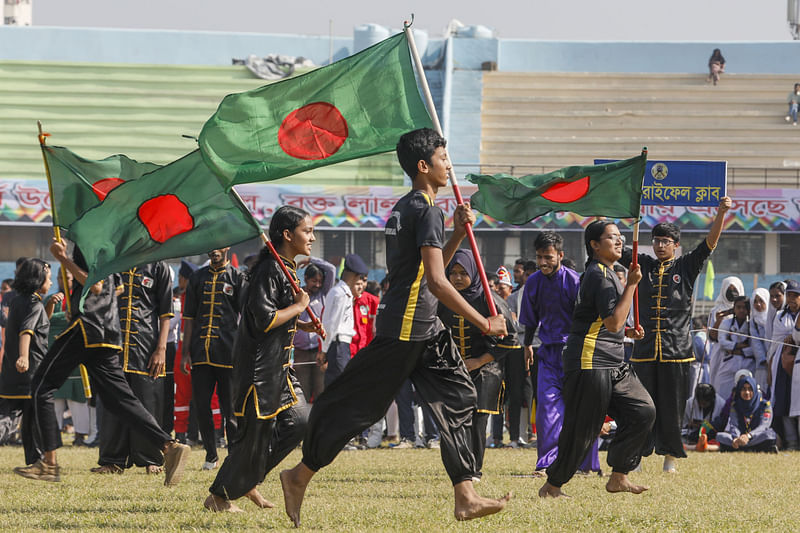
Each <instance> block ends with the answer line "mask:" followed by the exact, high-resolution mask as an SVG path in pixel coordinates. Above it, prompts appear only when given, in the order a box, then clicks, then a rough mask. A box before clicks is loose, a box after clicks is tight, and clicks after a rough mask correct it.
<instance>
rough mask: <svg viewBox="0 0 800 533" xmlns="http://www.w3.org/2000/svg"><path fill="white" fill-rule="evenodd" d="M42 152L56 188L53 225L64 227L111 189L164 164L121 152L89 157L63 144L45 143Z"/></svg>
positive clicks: (101, 199)
mask: <svg viewBox="0 0 800 533" xmlns="http://www.w3.org/2000/svg"><path fill="white" fill-rule="evenodd" d="M42 152H43V153H44V157H45V159H46V161H47V166H48V169H49V171H50V181H51V183H52V187H53V197H52V198H51V199H50V201H51V202H53V225H56V226H58V227H60V228H62V229H65V230H68V229H69V227H70V226H71V225H72V223H73V222H75V220H77V219H78V218H79V217H80V216H81V215H82V214H83V213H84V212H86V211H87V210H88V209H91V208H92V207H95V206H96V205H99V204H100V202H102V201H103V199H105V197H106V195H107V194H108V193H109V192H110V191H111V190H112V189H114V188H115V187H117V186H118V185H120V184H122V183H124V182H126V181H130V180H135V179H137V178H139V177H141V176H142V175H143V174H146V173H148V172H152V171H153V170H156V169H157V168H160V166H161V165H156V164H155V163H140V162H138V161H135V160H133V159H131V158H129V157H127V156H124V155H121V154H118V155H112V156H111V157H107V158H105V159H101V160H99V161H96V160H92V159H86V158H84V157H81V156H79V155H78V154H76V153H74V152H72V151H70V150H69V149H67V148H64V147H63V146H43V147H42Z"/></svg>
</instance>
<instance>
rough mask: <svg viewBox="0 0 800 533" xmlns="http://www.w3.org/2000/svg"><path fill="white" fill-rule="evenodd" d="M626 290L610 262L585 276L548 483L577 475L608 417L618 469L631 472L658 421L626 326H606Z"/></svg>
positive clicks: (593, 266) (567, 351)
mask: <svg viewBox="0 0 800 533" xmlns="http://www.w3.org/2000/svg"><path fill="white" fill-rule="evenodd" d="M622 292H623V288H622V285H621V283H620V281H619V279H618V278H617V275H616V274H615V273H614V271H613V269H611V268H609V267H608V266H606V265H604V264H602V263H600V262H598V261H596V260H592V261H590V262H589V264H588V265H587V267H586V271H585V272H584V274H583V276H581V286H580V289H579V290H578V298H577V301H576V303H575V311H574V313H573V320H572V326H571V328H570V332H569V337H568V338H567V343H566V346H565V348H564V387H563V397H564V423H563V426H562V428H561V434H560V435H559V437H558V456H557V457H556V460H555V461H553V463H552V464H551V465H550V466H549V467H548V468H547V481H548V482H549V483H550V484H551V485H553V486H554V487H560V486H562V485H563V484H564V483H566V482H567V481H569V480H570V479H571V478H572V476H573V475H575V472H576V470H577V469H578V466H579V465H580V464H581V462H582V461H583V459H584V458H585V457H586V454H587V453H588V452H589V450H590V448H591V447H592V444H593V443H594V442H595V441H596V440H597V435H598V434H599V433H600V429H601V428H602V426H603V422H604V421H605V417H606V415H608V416H610V417H612V418H613V419H614V420H615V421H616V423H617V433H616V436H615V437H614V440H613V441H612V443H611V446H610V447H609V449H608V458H607V460H608V464H609V465H610V466H611V468H612V469H613V471H614V472H619V473H623V474H627V473H628V472H630V471H631V470H633V469H634V468H635V467H636V465H637V464H639V461H640V460H641V455H640V454H641V449H642V445H643V444H644V442H645V441H646V440H647V436H648V434H649V433H650V428H651V427H652V425H653V420H654V419H655V407H654V406H653V400H652V399H650V395H649V394H648V393H647V391H646V390H645V388H644V387H643V386H642V384H641V382H640V381H639V380H638V379H637V377H636V374H635V373H634V372H633V371H632V370H631V368H630V366H629V365H628V364H627V363H625V361H624V356H625V350H624V347H623V339H624V336H625V333H624V330H625V328H624V327H623V328H621V329H620V330H619V331H616V332H615V331H609V330H608V329H606V327H605V324H604V323H603V320H604V319H606V318H608V317H610V316H611V315H613V313H614V310H615V309H616V307H617V305H618V304H619V301H620V297H621V296H622Z"/></svg>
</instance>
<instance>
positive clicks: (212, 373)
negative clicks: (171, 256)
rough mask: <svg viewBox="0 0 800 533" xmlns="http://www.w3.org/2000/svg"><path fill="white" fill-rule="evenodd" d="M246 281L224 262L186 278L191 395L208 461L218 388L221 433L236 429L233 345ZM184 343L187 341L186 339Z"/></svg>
mask: <svg viewBox="0 0 800 533" xmlns="http://www.w3.org/2000/svg"><path fill="white" fill-rule="evenodd" d="M244 289H245V277H244V275H243V274H242V273H241V272H239V270H238V269H236V268H235V267H233V266H232V265H231V264H230V263H229V262H226V263H225V264H224V265H222V266H220V267H213V266H211V265H209V266H206V267H204V268H201V269H198V270H196V271H195V272H194V273H193V274H192V276H191V277H190V278H189V286H188V287H187V289H186V302H185V304H186V305H185V311H184V315H183V318H184V320H192V338H191V339H190V340H189V342H190V344H189V351H190V354H191V358H192V397H193V400H194V409H195V410H196V413H197V425H198V427H199V429H200V435H201V436H202V438H203V447H204V448H205V450H206V462H207V463H214V462H216V461H217V460H218V456H217V448H216V436H215V435H214V419H213V417H212V414H211V397H212V396H213V394H214V390H215V389H216V392H217V396H218V398H219V406H220V410H221V411H222V418H223V420H224V421H225V432H226V433H227V436H228V439H229V440H230V439H231V438H232V437H233V435H234V433H235V431H236V418H235V416H234V414H233V396H232V391H231V388H232V386H233V356H232V350H233V341H234V338H235V336H236V329H237V327H238V323H239V311H240V309H241V308H242V300H243V292H244ZM184 342H185V341H184Z"/></svg>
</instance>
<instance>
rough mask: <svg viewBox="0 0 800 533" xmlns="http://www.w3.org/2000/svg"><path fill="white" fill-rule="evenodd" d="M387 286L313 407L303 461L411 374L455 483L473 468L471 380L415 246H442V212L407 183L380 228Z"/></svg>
mask: <svg viewBox="0 0 800 533" xmlns="http://www.w3.org/2000/svg"><path fill="white" fill-rule="evenodd" d="M384 234H385V236H386V265H387V267H388V271H389V291H388V292H387V293H386V295H385V296H384V297H383V299H382V300H381V303H380V306H379V307H378V317H377V323H376V329H377V334H376V336H375V338H374V339H373V340H372V342H371V343H369V345H367V347H365V348H364V349H362V350H360V351H359V352H358V353H357V354H356V355H355V357H353V359H351V360H350V363H349V364H348V365H347V366H346V367H345V369H344V371H343V372H342V374H340V375H339V377H338V378H337V379H336V380H335V381H334V382H333V383H331V385H330V387H328V388H327V389H325V392H323V393H322V394H321V395H320V397H319V399H318V400H316V401H315V402H314V404H313V406H312V408H311V414H310V416H309V426H308V432H307V433H306V438H305V440H304V441H303V464H305V465H306V466H307V467H308V468H310V469H311V470H314V471H317V470H319V469H320V468H322V467H324V466H325V465H328V464H329V463H330V462H331V461H333V459H334V458H335V457H336V455H337V454H338V453H339V451H341V449H342V448H343V447H344V445H345V444H347V442H348V441H349V440H350V439H351V438H353V437H354V436H356V435H358V434H359V433H361V432H362V431H364V430H365V429H367V428H368V427H370V426H371V425H372V424H374V423H375V422H377V421H378V420H380V419H381V417H383V416H384V414H386V410H387V409H388V408H389V405H391V403H392V400H393V399H394V397H395V395H396V394H397V391H398V390H399V389H400V387H401V386H402V385H403V382H404V381H405V380H406V379H407V378H409V377H410V378H411V381H412V382H413V384H414V387H415V388H416V390H417V393H418V394H419V395H420V397H421V398H422V400H423V401H424V402H425V403H426V404H428V406H429V407H430V409H431V415H432V416H433V417H434V420H435V421H436V425H437V426H438V427H439V432H440V442H441V452H442V461H443V463H444V466H445V469H446V470H447V474H448V475H449V476H450V480H451V481H452V482H453V484H457V483H461V482H462V481H466V480H471V479H472V477H473V476H475V475H476V474H477V469H476V465H475V456H474V454H473V453H472V450H471V446H470V442H471V440H472V439H471V436H470V434H471V431H472V413H473V411H474V410H475V408H476V406H477V403H476V402H477V399H476V392H475V386H474V385H473V384H472V380H470V378H469V374H468V373H467V369H466V367H465V366H464V363H463V361H462V360H461V356H459V354H458V351H457V350H456V347H455V344H454V343H453V339H452V337H451V336H450V332H449V331H448V330H440V328H441V326H440V325H439V320H438V318H437V317H436V305H437V301H436V298H435V297H434V296H433V294H432V293H431V292H430V291H429V290H428V286H427V282H426V280H425V272H424V268H423V264H422V253H421V250H420V248H422V247H423V246H432V247H436V248H442V247H443V246H444V244H443V241H444V215H443V214H442V210H441V209H440V208H438V207H436V206H435V205H433V201H432V200H431V198H430V197H429V196H428V195H426V194H425V193H423V192H422V191H419V190H412V191H411V192H409V193H408V194H406V195H405V196H404V197H403V198H401V199H400V200H399V201H398V202H397V203H396V204H395V206H394V207H393V208H392V214H391V216H390V218H389V220H388V221H387V223H386V228H385V230H384Z"/></svg>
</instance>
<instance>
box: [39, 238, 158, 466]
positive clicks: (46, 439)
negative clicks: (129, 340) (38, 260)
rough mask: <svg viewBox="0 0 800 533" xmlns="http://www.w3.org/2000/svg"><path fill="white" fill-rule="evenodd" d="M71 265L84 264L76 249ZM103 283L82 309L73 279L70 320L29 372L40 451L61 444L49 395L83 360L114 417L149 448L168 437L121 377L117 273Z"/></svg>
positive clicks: (93, 383)
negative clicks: (34, 371)
mask: <svg viewBox="0 0 800 533" xmlns="http://www.w3.org/2000/svg"><path fill="white" fill-rule="evenodd" d="M75 263H77V265H78V266H79V267H80V268H83V269H85V268H86V263H85V261H84V260H83V257H82V255H81V254H80V252H79V250H78V249H77V248H76V252H75ZM101 284H102V287H101V291H100V293H99V294H94V293H92V292H91V291H89V293H88V294H87V296H86V301H85V302H84V307H83V310H82V311H81V310H80V308H79V303H80V297H81V292H82V291H83V287H82V286H81V284H80V283H78V282H77V281H73V286H72V296H71V303H72V313H73V315H74V316H73V319H72V322H71V323H70V325H69V326H67V329H65V330H64V332H63V333H62V334H61V335H59V336H58V337H56V340H55V341H54V342H53V344H52V345H51V346H50V349H49V350H48V351H47V354H46V355H45V357H44V359H43V360H42V363H41V364H40V365H39V369H38V370H37V371H36V374H35V375H34V376H33V381H32V383H31V394H32V396H33V404H34V405H33V408H34V410H35V412H36V422H37V425H36V428H35V433H34V437H35V441H36V446H37V449H38V450H39V451H40V452H42V453H43V452H45V451H51V450H55V449H57V448H60V447H61V431H60V430H59V428H58V421H57V420H56V413H55V408H54V406H53V394H54V393H55V391H57V390H58V389H59V388H60V387H61V385H63V384H64V382H65V381H66V379H67V378H68V377H69V375H70V373H71V372H72V370H73V369H74V368H75V367H77V366H78V364H81V363H82V364H83V365H84V366H86V370H87V371H88V373H89V377H90V378H91V380H92V387H93V389H95V390H96V392H97V393H98V394H99V396H100V399H101V400H102V402H103V408H104V409H107V410H109V411H110V412H112V413H113V414H114V415H116V416H117V417H118V418H119V419H120V420H122V421H123V422H124V423H125V424H127V425H128V426H129V427H130V428H131V431H133V432H135V433H137V434H139V435H141V436H142V438H144V439H146V440H147V441H148V443H149V444H150V445H151V446H153V447H157V448H159V449H160V448H161V447H162V446H163V445H164V443H165V442H167V441H169V440H170V436H169V435H167V433H165V432H164V430H162V429H161V427H160V426H159V425H158V423H157V422H156V420H155V418H153V415H151V414H150V413H149V412H148V411H147V410H146V409H145V408H144V406H143V405H142V402H140V401H139V399H138V398H137V397H136V396H135V395H134V394H133V392H132V391H131V388H130V385H128V382H127V381H126V379H125V373H124V372H123V371H122V366H121V364H120V355H119V353H120V351H121V350H122V347H121V346H120V327H119V315H118V313H117V296H116V283H115V277H114V276H109V277H108V278H106V279H105V280H103V281H102V282H101Z"/></svg>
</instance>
